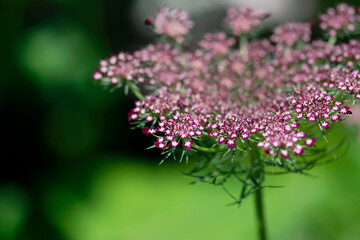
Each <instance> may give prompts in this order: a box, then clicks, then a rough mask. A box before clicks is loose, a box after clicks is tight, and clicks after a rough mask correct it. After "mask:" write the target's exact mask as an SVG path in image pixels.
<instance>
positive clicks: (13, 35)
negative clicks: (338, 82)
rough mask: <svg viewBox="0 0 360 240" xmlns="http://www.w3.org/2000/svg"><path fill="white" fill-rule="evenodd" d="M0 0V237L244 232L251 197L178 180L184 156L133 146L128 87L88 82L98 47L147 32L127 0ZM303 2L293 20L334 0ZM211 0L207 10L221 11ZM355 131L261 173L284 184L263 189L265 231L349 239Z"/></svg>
mask: <svg viewBox="0 0 360 240" xmlns="http://www.w3.org/2000/svg"><path fill="white" fill-rule="evenodd" d="M0 2H1V3H0V22H1V38H0V49H1V55H2V57H1V68H0V69H1V70H0V71H1V81H0V83H1V87H0V115H1V116H0V122H1V124H0V126H1V136H2V139H3V141H4V142H3V144H2V147H1V155H2V157H1V166H0V239H1V240H14V239H20V240H22V239H36V240H38V239H41V240H42V239H51V240H57V239H59V240H60V239H64V240H118V239H119V240H122V239H125V240H140V239H149V240H151V239H156V240H162V239H164V240H165V239H174V240H175V239H179V240H180V239H189V240H193V239H194V240H195V239H209V240H211V239H229V240H232V239H234V240H235V239H246V240H247V239H250V240H251V239H255V237H256V234H255V219H254V206H253V201H252V199H251V198H250V199H247V200H246V201H245V202H244V203H243V205H241V206H240V207H234V206H232V207H229V206H226V204H228V203H230V202H231V199H230V198H229V197H228V196H227V195H226V194H225V192H223V190H222V189H220V188H217V187H213V186H211V185H207V184H200V185H189V184H188V183H189V182H190V181H191V179H188V178H186V177H185V176H184V175H183V174H182V173H181V172H180V171H184V170H186V169H189V167H190V166H189V165H186V164H185V163H181V164H179V163H174V162H173V161H170V162H169V163H166V164H164V165H162V166H158V162H159V161H160V159H161V157H160V156H159V152H158V151H156V150H150V151H146V150H145V148H146V147H148V146H150V144H151V139H150V138H146V137H144V136H143V135H142V134H141V132H140V131H131V130H129V124H128V122H127V113H128V111H129V110H130V109H131V107H132V106H133V101H134V100H135V99H134V97H133V96H128V97H125V96H124V95H123V93H122V92H120V91H119V92H115V93H109V92H108V91H106V90H103V89H101V88H100V87H98V86H94V85H93V84H92V82H91V81H90V77H91V75H92V72H93V69H95V68H96V67H97V64H98V61H99V59H101V58H102V57H107V56H109V55H110V54H111V53H112V52H118V51H120V50H129V51H131V50H133V49H135V48H137V47H139V46H141V45H144V44H146V43H148V42H150V41H151V37H149V36H148V35H146V34H145V35H144V34H143V33H141V31H140V30H141V29H140V30H139V28H136V27H134V26H135V25H136V24H138V25H139V24H141V23H142V21H143V19H144V18H145V17H146V16H141V15H140V16H137V15H134V14H135V12H136V11H134V8H136V6H139V4H140V3H139V2H138V1H135V0H133V1H132V0H118V1H116V0H103V1H100V0H87V1H86V0H73V1H71V0H47V1H46V0H9V1H6V0H5V1H4V0H2V1H0ZM147 2H148V3H150V4H153V5H157V4H159V1H154V2H152V1H151V0H148V1H147ZM160 2H161V1H160ZM168 2H169V5H170V6H177V3H180V2H182V1H181V0H178V1H176V0H172V1H168ZM184 2H189V3H188V4H191V1H183V2H182V4H183V3H184ZM233 2H236V1H233ZM254 2H257V1H254ZM263 2H264V1H263ZM269 2H270V1H269ZM269 2H268V4H269ZM272 2H273V1H271V3H272ZM274 2H275V3H276V2H279V1H274ZM301 2H302V1H295V0H294V1H287V4H299V3H300V4H301ZM313 2H316V4H315V5H314V6H315V7H314V6H312V8H313V9H309V11H310V10H311V11H312V12H314V14H313V16H312V17H309V18H306V19H303V20H305V21H311V20H312V21H316V14H317V13H319V12H320V11H323V10H324V9H326V8H327V7H329V6H334V5H335V4H336V1H325V0H323V1H313ZM348 2H350V3H353V4H356V2H357V1H348ZM215 3H216V1H215V0H214V1H209V3H208V4H207V6H206V7H207V9H210V10H209V11H210V12H213V13H214V14H215V13H218V12H222V11H223V10H224V9H221V8H219V5H217V4H215ZM209 4H214V6H213V8H209V6H208V5H209ZM259 4H260V3H258V5H259ZM260 5H261V4H260ZM159 6H160V5H159ZM155 7H156V8H157V7H158V6H155ZM210 7H211V5H210ZM302 7H303V8H304V9H305V10H306V11H307V10H308V9H307V6H305V5H303V6H302ZM190 8H191V5H190ZM220 10H221V11H220ZM140 12H141V11H140ZM205 15H206V14H205ZM218 15H219V14H218ZM214 16H215V15H214ZM220 16H221V14H220ZM194 18H195V19H199V20H201V17H197V16H196V15H195V16H194ZM208 19H209V18H208V16H207V18H206V17H205V21H207V20H208ZM288 20H289V21H291V20H293V19H291V18H288ZM203 22H204V18H203ZM200 25H201V24H200ZM203 25H204V24H203ZM216 27H218V26H212V25H209V26H207V25H206V27H204V28H205V29H214V28H216ZM357 130H358V127H357V126H356V124H353V125H348V126H343V127H342V128H341V129H338V130H337V131H335V132H334V134H333V137H334V138H336V137H337V134H339V135H342V134H344V132H345V133H346V134H347V135H348V139H349V140H350V142H351V144H350V147H349V149H348V150H347V153H346V154H345V156H344V157H343V158H342V159H341V160H338V161H336V162H334V163H332V164H329V165H325V166H322V167H319V168H317V169H315V170H314V171H312V174H314V175H315V176H317V177H305V176H299V175H287V176H276V177H275V176H273V177H269V178H268V183H269V184H278V185H285V186H286V187H285V188H281V189H266V190H265V211H266V214H265V215H266V219H267V225H268V231H269V235H270V237H271V238H270V239H277V240H282V239H284V240H285V239H294V240H300V239H328V240H333V239H334V240H335V239H341V240H355V239H360V174H359V173H360V152H359V150H358V149H359V147H360V144H359V141H358V134H357ZM190 165H191V164H190ZM234 187H236V186H234Z"/></svg>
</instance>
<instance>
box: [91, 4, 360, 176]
mask: <svg viewBox="0 0 360 240" xmlns="http://www.w3.org/2000/svg"><path fill="white" fill-rule="evenodd" d="M268 16H269V14H268V13H267V12H266V11H264V10H258V11H255V10H251V9H238V8H231V9H229V10H228V11H227V16H226V18H225V20H224V23H225V25H226V26H227V27H230V30H229V32H228V33H226V32H217V33H206V34H205V35H204V37H203V39H201V40H199V41H198V44H197V46H196V47H194V46H191V47H186V46H183V45H180V43H184V37H185V35H186V34H187V33H188V32H189V29H190V28H192V27H193V22H192V21H190V20H189V19H188V15H187V14H186V13H185V12H183V11H181V10H178V9H172V10H170V9H168V8H167V7H162V8H161V9H160V10H159V12H158V13H156V14H155V16H154V17H150V18H148V19H147V20H146V24H148V25H149V26H150V27H151V28H152V29H153V30H154V31H155V32H156V33H157V34H159V35H161V36H163V37H164V36H165V38H161V39H160V40H159V41H158V42H157V43H155V44H150V45H148V46H146V47H144V48H142V49H139V50H136V51H134V52H132V53H123V52H122V53H119V54H118V55H113V56H111V57H110V58H108V59H105V60H102V61H101V62H100V66H99V69H98V70H96V71H95V73H94V76H93V79H94V80H95V81H96V82H99V83H101V84H103V85H113V86H114V87H115V88H118V87H121V86H125V89H130V90H132V91H133V92H134V93H135V94H136V95H137V96H138V97H139V100H138V101H136V103H135V107H134V108H133V109H132V110H131V112H130V113H129V119H130V121H131V122H132V123H133V124H134V125H135V126H136V127H139V128H142V130H143V133H144V134H146V135H153V136H155V137H156V141H155V143H154V147H157V148H159V149H162V150H163V151H164V153H167V154H168V155H166V156H169V155H170V154H174V155H175V149H178V148H181V151H182V155H181V156H182V157H183V156H184V155H186V156H187V155H188V152H189V151H190V150H197V151H204V152H208V153H213V154H215V155H216V154H217V153H221V154H223V153H228V152H231V153H232V154H230V155H231V157H230V158H231V159H232V161H233V159H234V158H239V156H240V155H242V154H243V153H244V152H249V151H253V150H256V154H257V156H256V158H257V159H258V160H259V162H261V164H262V166H264V165H265V166H266V165H274V166H275V165H276V166H283V167H284V166H286V168H288V167H289V168H292V169H293V170H297V168H298V167H297V164H299V163H301V161H303V159H304V158H303V156H304V155H305V154H304V153H305V152H306V151H309V152H310V150H311V149H312V148H314V146H315V142H316V140H318V139H319V137H320V138H322V136H323V137H324V138H325V135H326V133H327V131H329V129H330V128H331V127H332V125H333V124H335V123H338V122H341V121H342V120H343V119H344V118H346V117H347V115H349V114H351V110H350V106H349V105H351V104H352V103H353V102H354V101H355V99H356V98H357V99H359V98H360V94H359V91H360V82H359V78H360V72H359V71H358V68H359V63H360V42H359V41H358V40H355V39H352V40H349V41H347V42H342V43H341V42H339V41H336V40H335V41H334V39H333V38H331V37H334V36H336V34H337V32H338V31H342V34H345V33H347V32H352V33H354V32H357V31H358V30H360V29H359V28H360V24H359V23H360V19H359V18H360V15H359V14H358V11H357V9H355V8H353V7H350V6H348V5H346V4H340V5H339V6H337V7H336V8H335V9H329V10H328V11H327V13H326V14H324V15H321V16H320V17H319V19H320V28H321V29H323V30H324V36H325V38H324V39H317V40H312V39H311V27H310V24H308V23H288V24H285V25H283V26H279V27H276V28H275V29H274V32H273V34H272V35H271V36H269V37H268V38H265V39H259V38H257V37H256V36H255V35H254V34H251V33H254V32H256V30H257V28H258V27H259V25H260V22H261V21H262V20H263V19H265V18H266V17H268ZM334 31H335V32H334ZM326 36H327V37H329V36H331V37H330V38H329V40H328V41H327V40H326ZM164 39H165V40H164ZM185 43H186V42H185ZM139 84H142V85H143V86H144V87H145V89H146V92H147V94H146V96H144V95H142V94H141V93H140V90H139V88H138V86H139ZM221 156H222V155H221ZM218 159H221V157H219V156H218ZM260 160H261V161H260ZM219 161H220V160H219ZM224 161H225V160H224ZM227 166H228V165H227ZM240 168H241V167H240ZM244 171H245V170H244Z"/></svg>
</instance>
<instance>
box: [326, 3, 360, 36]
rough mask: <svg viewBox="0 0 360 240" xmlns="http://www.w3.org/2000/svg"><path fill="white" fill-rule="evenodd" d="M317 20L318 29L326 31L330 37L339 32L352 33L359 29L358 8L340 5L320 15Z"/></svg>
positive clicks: (359, 16)
mask: <svg viewBox="0 0 360 240" xmlns="http://www.w3.org/2000/svg"><path fill="white" fill-rule="evenodd" d="M319 20H320V28H321V29H323V30H326V31H328V34H329V35H330V36H336V35H337V32H338V31H339V30H345V31H349V32H354V31H355V30H356V29H357V28H359V23H360V15H359V8H355V7H352V6H349V5H348V4H346V3H342V4H339V5H338V6H337V7H336V8H335V9H334V8H330V9H329V10H328V11H327V12H326V14H322V15H320V17H319Z"/></svg>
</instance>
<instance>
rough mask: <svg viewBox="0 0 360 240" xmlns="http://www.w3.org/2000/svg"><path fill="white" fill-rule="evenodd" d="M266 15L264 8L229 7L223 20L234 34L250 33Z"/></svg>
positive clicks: (267, 14)
mask: <svg viewBox="0 0 360 240" xmlns="http://www.w3.org/2000/svg"><path fill="white" fill-rule="evenodd" d="M268 16H269V13H268V12H267V11H265V10H256V11H255V10H253V9H251V8H229V9H228V10H227V16H226V18H225V20H224V22H225V24H227V25H229V26H230V27H231V29H232V32H233V34H234V35H235V36H239V35H240V34H246V33H250V32H251V31H252V30H254V28H255V27H257V26H259V25H260V23H261V20H263V19H264V18H266V17H268Z"/></svg>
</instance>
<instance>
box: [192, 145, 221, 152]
mask: <svg viewBox="0 0 360 240" xmlns="http://www.w3.org/2000/svg"><path fill="white" fill-rule="evenodd" d="M193 147H194V148H195V149H197V150H199V151H202V152H210V153H215V152H218V150H216V149H213V148H207V147H201V146H197V145H193Z"/></svg>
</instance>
